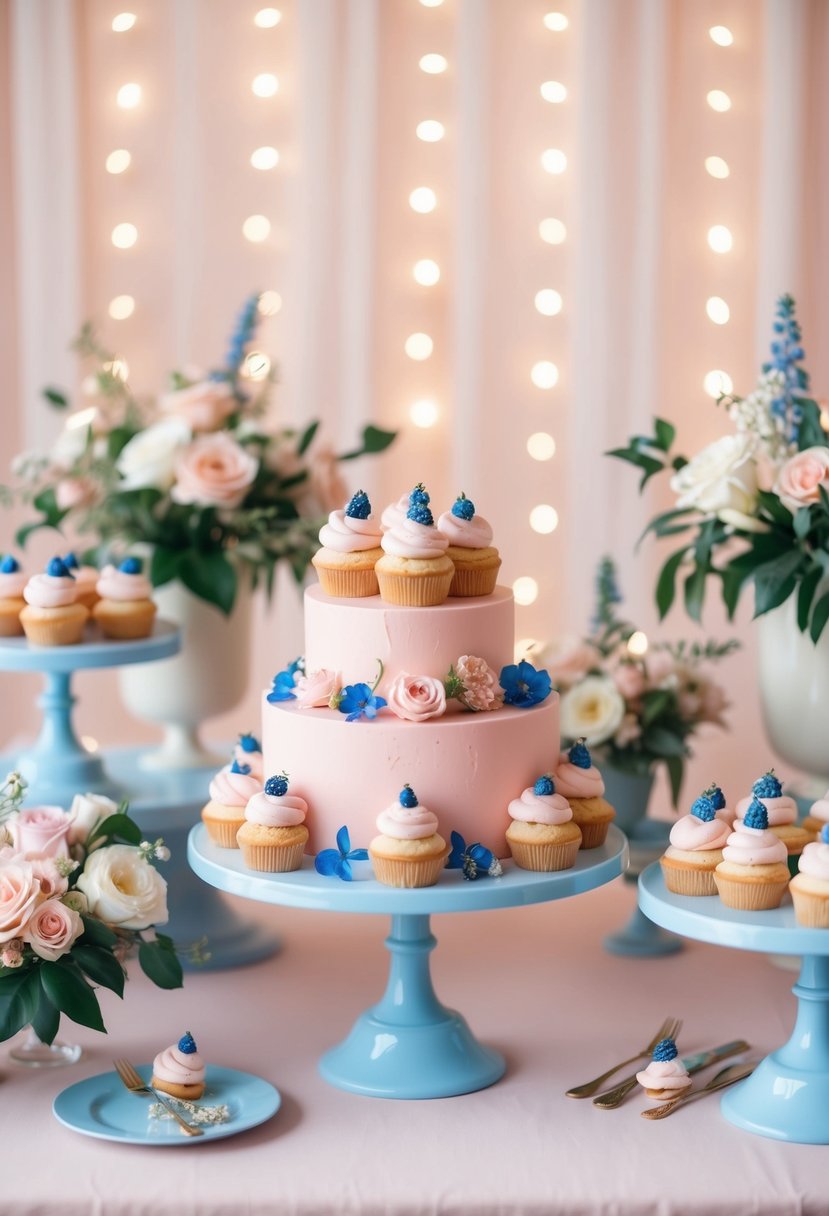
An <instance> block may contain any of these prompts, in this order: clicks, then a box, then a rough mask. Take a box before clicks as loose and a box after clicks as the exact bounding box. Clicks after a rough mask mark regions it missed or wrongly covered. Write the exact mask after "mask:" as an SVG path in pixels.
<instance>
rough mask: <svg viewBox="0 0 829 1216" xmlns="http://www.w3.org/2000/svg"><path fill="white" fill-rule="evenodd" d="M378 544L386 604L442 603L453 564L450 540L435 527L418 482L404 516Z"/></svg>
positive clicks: (379, 577) (378, 568)
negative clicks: (381, 552)
mask: <svg viewBox="0 0 829 1216" xmlns="http://www.w3.org/2000/svg"><path fill="white" fill-rule="evenodd" d="M381 544H382V547H383V556H382V557H381V558H380V560H379V562H378V563H377V566H376V571H377V581H378V583H379V584H380V595H381V597H382V598H383V599H384V600H386V602H387V603H389V604H400V605H402V606H404V607H408V608H425V607H429V606H431V605H434V604H442V603H443V601H444V600H445V599H446V597H447V595H448V594H449V587H450V585H451V583H452V577H453V575H454V573H455V566H454V563H453V561H452V559H451V558H449V557H447V556H446V550H447V549H448V548H449V541H448V539H447V538H446V537H445V536H444V535H443V533H442V532H439V531H438V529H437V528H436V527H435V521H434V518H433V516H432V512H431V511H430V509H429V495H428V493H427V491H426V490H425V489H424V487H423V484H422V483H421V482H418V484H417V485H416V486H415V488H414V489H413V490H412V492H411V494H410V495H409V509H408V511H407V512H406V517H405V519H403V520H402V521H401V522H400V523H397V524H394V526H393V527H391V528H389V530H388V531H387V532H385V533H384V534H383V539H382V541H381Z"/></svg>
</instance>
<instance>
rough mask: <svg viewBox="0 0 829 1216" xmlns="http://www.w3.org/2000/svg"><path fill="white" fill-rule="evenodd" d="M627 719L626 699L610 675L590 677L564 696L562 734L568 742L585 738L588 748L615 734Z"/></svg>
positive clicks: (562, 700) (570, 689)
mask: <svg viewBox="0 0 829 1216" xmlns="http://www.w3.org/2000/svg"><path fill="white" fill-rule="evenodd" d="M624 716H625V702H624V698H623V697H622V694H621V693H620V692H619V690H618V688H617V687H616V685H615V684H614V683H613V681H612V680H611V679H609V678H608V677H607V676H587V678H586V679H584V680H582V681H581V683H580V684H574V685H573V687H572V688H568V690H567V692H565V693H563V694H562V697H561V733H562V735H563V736H564V737H565V738H567V739H581V738H584V739H585V741H586V742H587V745H588V747H595V746H596V745H597V744H599V743H604V742H605V740H606V739H609V738H610V737H611V736H612V735H614V734H615V733H616V731H617V730H618V729H619V727H620V726H621V724H622V720H623V718H624Z"/></svg>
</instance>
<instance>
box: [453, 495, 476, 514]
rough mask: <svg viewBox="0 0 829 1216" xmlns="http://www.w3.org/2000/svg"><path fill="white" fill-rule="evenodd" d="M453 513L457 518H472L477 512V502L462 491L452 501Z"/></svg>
mask: <svg viewBox="0 0 829 1216" xmlns="http://www.w3.org/2000/svg"><path fill="white" fill-rule="evenodd" d="M452 514H453V515H454V516H455V518H456V519H471V518H472V516H473V515H474V514H475V504H474V502H472V500H471V499H469V498H467V497H466V495H465V494H464V493H463V492H461V493H460V494H459V495H458V497H457V498H456V499H455V501H454V502H453V503H452Z"/></svg>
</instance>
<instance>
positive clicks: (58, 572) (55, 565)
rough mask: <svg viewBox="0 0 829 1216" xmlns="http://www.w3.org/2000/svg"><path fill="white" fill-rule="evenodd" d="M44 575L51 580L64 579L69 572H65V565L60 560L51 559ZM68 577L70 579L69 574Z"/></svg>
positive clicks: (56, 558)
mask: <svg viewBox="0 0 829 1216" xmlns="http://www.w3.org/2000/svg"><path fill="white" fill-rule="evenodd" d="M46 573H47V574H48V575H50V576H51V577H52V578H66V576H67V575H68V574H69V571H68V570H67V568H66V563H65V562H64V561H63V559H62V558H60V557H53V558H52V560H51V561H50V562H49V565H48V566H47V567H46ZM69 577H70V578H71V577H72V576H71V574H69Z"/></svg>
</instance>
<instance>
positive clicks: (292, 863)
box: [236, 773, 308, 874]
mask: <svg viewBox="0 0 829 1216" xmlns="http://www.w3.org/2000/svg"><path fill="white" fill-rule="evenodd" d="M307 814H308V803H307V802H306V801H305V799H304V798H299V797H297V796H296V795H295V794H289V793H288V775H287V773H280V774H279V775H278V776H276V777H269V778H268V780H267V781H266V782H265V788H264V790H261V791H260V792H259V793H257V794H254V795H253V797H252V798H251V799H250V801H249V802H248V804H247V806H246V807H245V822H244V823H243V824H242V826H241V827H240V828H239V831H238V832H237V833H236V843H237V844H238V846H239V848H240V849H241V850H242V857H243V858H244V862H245V865H246V866H247V867H248V869H249V870H262V871H264V872H265V873H267V874H286V873H287V872H288V871H289V870H298V869H299V867H300V866H301V865H302V857H303V854H304V852H305V846H306V844H307V843H308V829H307V828H306V826H305V816H306V815H307Z"/></svg>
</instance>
